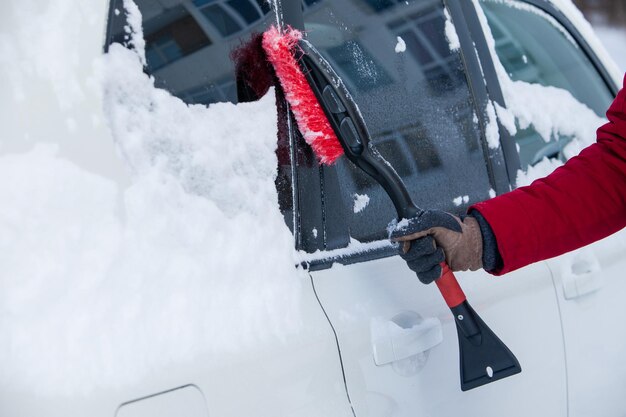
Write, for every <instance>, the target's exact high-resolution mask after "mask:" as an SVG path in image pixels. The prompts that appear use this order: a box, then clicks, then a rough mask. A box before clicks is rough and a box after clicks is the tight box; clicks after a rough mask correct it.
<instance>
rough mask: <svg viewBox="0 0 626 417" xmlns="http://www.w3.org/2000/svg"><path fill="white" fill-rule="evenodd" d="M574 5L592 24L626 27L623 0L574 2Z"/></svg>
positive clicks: (625, 6)
mask: <svg viewBox="0 0 626 417" xmlns="http://www.w3.org/2000/svg"><path fill="white" fill-rule="evenodd" d="M574 3H575V4H576V5H577V6H578V7H579V8H580V9H581V10H582V11H583V13H584V14H585V17H586V18H587V19H588V20H589V21H590V22H591V23H592V24H597V25H602V24H604V25H611V26H622V27H626V1H624V0H574Z"/></svg>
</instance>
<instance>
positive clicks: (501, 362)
mask: <svg viewBox="0 0 626 417" xmlns="http://www.w3.org/2000/svg"><path fill="white" fill-rule="evenodd" d="M262 45H263V49H264V50H265V53H266V54H267V59H268V61H269V62H270V63H271V64H272V66H273V67H274V70H275V72H276V76H277V77H278V79H279V81H280V84H281V86H282V88H283V90H284V92H285V97H286V99H287V102H288V103H289V105H290V106H291V110H292V112H293V114H294V116H295V119H296V121H297V124H298V128H299V130H300V132H301V133H302V135H303V136H304V139H305V140H306V142H307V143H308V144H309V145H311V147H312V148H313V151H314V152H315V154H316V155H317V157H318V158H319V159H320V161H321V163H322V164H332V163H333V162H335V161H336V160H337V159H338V158H339V157H340V156H341V155H342V154H345V155H346V156H347V157H348V159H350V161H352V162H353V163H354V164H355V165H356V166H357V167H359V168H360V169H362V170H363V171H365V173H367V174H368V175H370V176H371V177H372V178H374V179H375V180H376V181H377V182H378V183H379V184H380V185H381V186H382V187H383V188H384V189H385V191H386V192H387V194H388V195H389V197H390V198H391V201H392V202H393V204H394V206H395V208H396V211H397V213H398V220H402V219H413V218H418V217H419V216H421V215H422V214H423V213H424V210H422V209H420V208H419V207H417V206H416V205H415V204H414V203H413V201H412V199H411V196H410V195H409V192H408V191H407V189H406V186H405V185H404V183H403V181H402V179H401V178H400V176H398V174H397V173H396V171H395V170H394V169H393V167H392V166H391V165H390V164H389V163H388V162H387V161H385V160H384V159H383V157H382V156H381V155H380V154H379V153H378V152H377V151H376V150H375V149H374V148H373V147H372V146H371V145H370V135H369V132H368V130H367V126H366V125H365V121H364V120H363V117H362V115H361V113H360V112H359V109H358V107H357V106H356V104H355V102H354V100H353V99H352V97H351V96H350V93H349V92H348V89H347V88H346V87H345V85H344V83H343V81H342V80H341V78H340V77H339V76H338V75H337V74H336V73H335V72H334V71H333V69H332V67H331V66H330V64H329V63H328V62H327V61H326V60H325V59H324V58H323V57H322V56H321V54H320V53H319V52H318V51H317V50H316V49H315V48H314V47H313V46H312V45H311V44H310V43H309V42H307V41H306V40H305V39H303V36H302V33H301V32H300V31H298V30H295V29H292V28H289V27H288V28H286V29H285V30H284V31H282V32H281V31H279V30H278V29H277V28H276V27H271V28H270V29H269V30H268V31H267V32H265V33H264V34H263V40H262ZM441 266H442V276H441V277H440V278H439V279H438V280H436V281H435V282H436V284H437V287H438V288H439V291H440V292H441V295H442V296H443V298H444V299H445V301H446V303H447V305H448V307H450V310H451V311H452V315H453V316H454V322H455V323H456V329H457V335H458V338H459V356H460V372H461V390H463V391H467V390H470V389H472V388H476V387H479V386H481V385H485V384H488V383H490V382H493V381H497V380H499V379H502V378H506V377H508V376H511V375H514V374H517V373H519V372H521V370H522V369H521V367H520V364H519V362H518V361H517V358H515V355H513V353H511V351H510V350H509V349H508V348H507V347H506V345H505V344H504V343H502V341H501V340H500V339H499V338H498V337H497V336H496V335H495V334H494V333H493V331H491V329H490V328H489V327H488V326H487V325H486V324H485V322H483V320H482V319H481V318H480V316H479V315H478V314H477V313H476V312H475V311H474V310H473V309H472V307H471V306H470V304H469V303H468V302H467V299H466V297H465V294H464V293H463V290H462V289H461V287H460V286H459V284H458V282H457V280H456V277H455V276H454V273H453V272H452V271H451V270H450V268H449V267H448V265H446V264H445V262H444V263H442V264H441Z"/></svg>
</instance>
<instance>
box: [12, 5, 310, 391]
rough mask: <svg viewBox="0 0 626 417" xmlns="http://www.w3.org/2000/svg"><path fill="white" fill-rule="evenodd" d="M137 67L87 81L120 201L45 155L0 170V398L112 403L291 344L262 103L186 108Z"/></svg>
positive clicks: (281, 230) (286, 273)
mask: <svg viewBox="0 0 626 417" xmlns="http://www.w3.org/2000/svg"><path fill="white" fill-rule="evenodd" d="M131 12H132V13H137V10H133V9H131ZM134 17H135V19H134V21H135V22H137V21H138V22H140V21H141V19H140V18H136V17H137V16H136V14H135V15H134ZM130 31H131V32H132V34H133V37H134V39H135V40H137V36H141V29H140V27H137V26H134V27H133V28H131V30H130ZM133 44H134V45H140V44H141V43H140V42H139V41H135V42H134V43H133ZM140 56H141V51H140V52H139V53H137V52H133V51H129V50H127V49H125V48H123V47H122V46H120V45H113V46H112V47H111V49H110V53H109V54H108V55H107V56H106V57H104V59H103V66H102V73H103V82H104V98H105V103H106V110H107V114H108V117H109V123H110V125H111V128H112V131H113V134H114V137H115V139H116V141H117V145H118V148H119V150H120V152H121V154H123V156H124V158H125V159H126V161H128V163H129V164H130V166H131V167H132V170H133V175H134V177H133V181H132V185H131V186H130V187H129V188H128V189H126V190H120V189H119V188H118V186H117V185H116V183H114V182H112V181H109V180H108V179H105V178H102V177H99V176H96V175H93V174H89V173H87V172H85V171H84V170H82V169H80V168H79V167H77V166H75V165H73V164H72V163H70V162H69V161H67V160H64V159H62V158H60V157H58V156H57V155H56V149H55V148H54V147H49V146H48V147H41V146H40V147H38V148H36V149H35V150H33V151H32V152H29V153H26V154H20V155H8V156H3V157H0V198H1V200H2V202H3V203H2V205H0V265H2V271H1V273H0V311H1V312H0V369H1V370H2V372H0V389H2V387H5V388H7V389H8V388H9V387H10V388H11V390H14V389H18V390H19V389H22V390H26V391H28V392H37V393H39V394H41V395H58V394H59V393H63V394H72V393H77V392H79V393H80V392H89V391H91V390H97V389H99V388H102V387H105V388H106V387H109V388H112V387H123V386H124V385H125V384H132V383H133V382H135V381H136V380H138V379H141V378H145V377H146V376H147V375H149V374H150V372H156V371H159V370H160V371H162V370H163V369H165V368H166V367H167V365H168V364H169V363H179V364H180V363H193V361H194V359H196V358H197V357H198V356H200V355H202V357H203V362H202V363H203V364H205V365H206V366H210V364H207V362H206V358H207V357H211V355H214V356H218V355H220V354H223V353H226V352H228V353H237V352H245V351H246V350H248V349H254V350H257V349H259V348H260V347H262V346H263V344H264V343H270V342H276V341H279V340H281V339H284V338H285V337H286V336H287V335H290V334H295V333H297V332H299V331H300V330H301V327H300V326H301V323H300V310H299V308H300V301H299V300H300V297H301V287H300V279H299V278H300V276H299V274H301V273H302V274H304V273H303V272H301V271H298V270H296V269H295V267H294V264H295V262H296V260H295V254H294V251H293V237H292V235H291V234H290V232H289V230H288V228H287V227H286V225H285V224H284V220H283V218H282V216H281V215H280V212H279V208H278V202H277V195H276V189H275V186H274V177H275V173H276V166H277V160H276V156H275V147H276V113H275V112H276V110H275V106H274V98H273V94H272V93H271V92H270V93H269V94H268V95H267V96H266V97H265V98H263V99H262V100H260V101H259V102H257V103H249V104H241V105H237V106H235V105H233V104H228V103H221V104H215V105H211V106H210V107H209V108H206V107H204V106H200V105H196V106H187V105H185V104H184V103H183V102H181V101H180V100H179V99H177V98H174V97H172V96H170V95H169V94H168V93H167V92H165V91H163V90H159V89H157V88H155V87H154V80H152V79H150V78H149V77H148V76H146V75H145V74H144V73H143V71H142V64H141V58H140ZM270 239H271V242H272V244H271V245H268V244H267V242H268V241H269V240H270ZM303 276H304V275H303Z"/></svg>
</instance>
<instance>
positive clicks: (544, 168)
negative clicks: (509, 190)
mask: <svg viewBox="0 0 626 417" xmlns="http://www.w3.org/2000/svg"><path fill="white" fill-rule="evenodd" d="M561 165H563V162H561V161H560V160H558V159H548V158H545V157H544V158H543V159H542V160H541V161H539V162H537V163H536V164H534V165H531V166H529V167H528V169H527V170H526V171H522V170H521V169H520V170H518V171H517V178H516V180H515V183H516V184H517V186H518V187H522V186H524V185H530V184H531V183H532V182H533V181H535V180H538V179H539V178H543V177H545V176H547V175H549V174H550V173H552V171H554V170H555V169H557V168H558V167H560V166H561Z"/></svg>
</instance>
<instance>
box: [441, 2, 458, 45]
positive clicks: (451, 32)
mask: <svg viewBox="0 0 626 417" xmlns="http://www.w3.org/2000/svg"><path fill="white" fill-rule="evenodd" d="M443 13H444V15H445V16H446V25H445V28H444V31H445V34H446V39H447V40H448V45H449V46H450V50H451V51H456V50H457V49H459V48H461V41H460V40H459V35H458V34H457V33H456V28H455V27H454V23H452V18H451V17H450V12H448V9H443Z"/></svg>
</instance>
